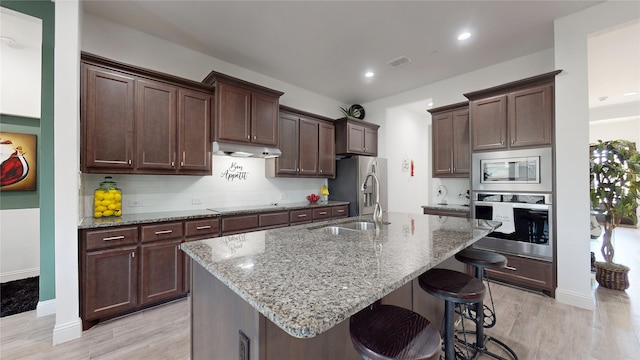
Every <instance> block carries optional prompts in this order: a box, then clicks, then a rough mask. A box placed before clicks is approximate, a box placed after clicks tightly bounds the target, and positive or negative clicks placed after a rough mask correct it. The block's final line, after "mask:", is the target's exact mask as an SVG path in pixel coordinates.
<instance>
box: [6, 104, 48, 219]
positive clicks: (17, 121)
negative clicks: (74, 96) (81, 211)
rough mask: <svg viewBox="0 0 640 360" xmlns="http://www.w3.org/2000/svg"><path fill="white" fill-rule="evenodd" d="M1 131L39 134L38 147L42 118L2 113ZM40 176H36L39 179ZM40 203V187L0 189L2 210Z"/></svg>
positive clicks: (23, 207)
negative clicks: (26, 189) (31, 189)
mask: <svg viewBox="0 0 640 360" xmlns="http://www.w3.org/2000/svg"><path fill="white" fill-rule="evenodd" d="M0 131H2V132H13V133H21V134H35V135H36V136H37V140H36V149H39V148H40V119H33V118H27V117H21V116H13V115H5V114H0ZM38 169H40V156H39V154H38V156H37V157H36V174H37V176H38V177H39V176H40V174H39V171H38ZM37 179H38V178H36V180H37ZM39 203H40V187H39V186H37V185H36V191H4V192H3V191H0V210H9V209H33V208H38V207H39Z"/></svg>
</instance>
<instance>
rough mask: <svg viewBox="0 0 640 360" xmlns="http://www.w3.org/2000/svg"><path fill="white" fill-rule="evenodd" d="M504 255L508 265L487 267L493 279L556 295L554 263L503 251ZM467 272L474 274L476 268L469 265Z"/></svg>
mask: <svg viewBox="0 0 640 360" xmlns="http://www.w3.org/2000/svg"><path fill="white" fill-rule="evenodd" d="M502 255H504V256H505V257H506V258H507V266H506V267H504V268H502V269H486V272H487V275H488V276H489V277H490V278H491V279H495V280H500V281H504V282H507V283H510V284H514V285H518V286H522V287H526V288H529V289H534V290H541V291H542V292H543V293H545V294H546V295H549V296H551V297H555V288H556V286H555V277H554V273H553V263H551V262H547V261H542V260H536V259H529V258H524V257H521V256H515V255H511V254H504V253H503V254H502ZM467 272H468V273H469V274H474V269H473V268H471V267H468V268H467Z"/></svg>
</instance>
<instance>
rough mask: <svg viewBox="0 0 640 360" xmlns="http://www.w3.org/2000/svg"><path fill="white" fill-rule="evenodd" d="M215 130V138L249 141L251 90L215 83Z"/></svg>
mask: <svg viewBox="0 0 640 360" xmlns="http://www.w3.org/2000/svg"><path fill="white" fill-rule="evenodd" d="M216 131H217V133H216V134H215V139H219V140H230V141H234V142H242V143H248V142H250V141H251V136H250V134H251V91H249V90H246V89H243V88H240V87H236V86H233V85H230V84H225V83H223V82H217V83H216Z"/></svg>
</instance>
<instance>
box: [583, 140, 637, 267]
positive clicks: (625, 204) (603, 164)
mask: <svg viewBox="0 0 640 360" xmlns="http://www.w3.org/2000/svg"><path fill="white" fill-rule="evenodd" d="M589 163H590V170H591V189H590V190H591V191H590V196H591V207H592V209H594V210H597V211H599V212H602V214H603V215H604V221H603V224H602V225H603V226H604V234H603V236H602V247H601V249H600V251H601V252H602V256H603V257H604V259H605V260H606V262H607V263H609V264H612V263H613V256H614V253H615V251H614V248H613V244H612V242H611V240H612V239H611V237H612V235H613V230H614V229H615V228H616V227H617V226H618V225H620V221H621V220H622V218H625V217H626V218H630V219H631V220H632V221H633V223H634V224H636V223H637V222H638V217H637V215H636V208H637V206H638V199H640V153H639V152H638V150H637V149H636V146H635V145H634V144H633V143H632V142H630V141H626V140H610V141H602V140H598V142H597V143H596V144H592V145H591V156H590V161H589Z"/></svg>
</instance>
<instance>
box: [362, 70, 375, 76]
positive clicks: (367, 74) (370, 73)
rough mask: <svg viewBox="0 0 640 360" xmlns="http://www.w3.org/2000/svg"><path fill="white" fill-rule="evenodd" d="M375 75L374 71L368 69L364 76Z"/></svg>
mask: <svg viewBox="0 0 640 360" xmlns="http://www.w3.org/2000/svg"><path fill="white" fill-rule="evenodd" d="M373 75H375V74H374V73H373V71H367V72H366V73H364V76H365V77H368V78H370V77H373Z"/></svg>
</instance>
